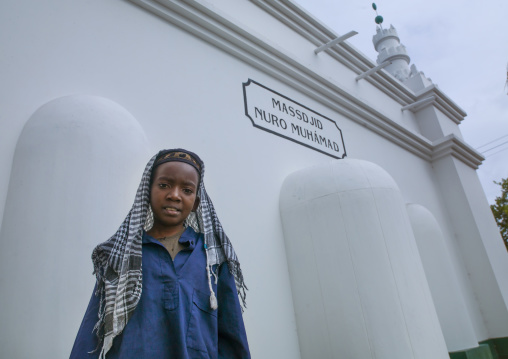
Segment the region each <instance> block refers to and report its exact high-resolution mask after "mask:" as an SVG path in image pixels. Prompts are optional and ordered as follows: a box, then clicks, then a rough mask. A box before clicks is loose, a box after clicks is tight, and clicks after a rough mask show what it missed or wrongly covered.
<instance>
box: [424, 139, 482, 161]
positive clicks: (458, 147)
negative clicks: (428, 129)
mask: <svg viewBox="0 0 508 359" xmlns="http://www.w3.org/2000/svg"><path fill="white" fill-rule="evenodd" d="M432 145H433V147H434V149H433V152H432V162H435V161H438V160H440V159H441V158H443V157H445V156H453V157H455V158H457V159H459V160H461V161H462V162H464V163H465V164H467V165H468V166H470V167H472V168H474V169H477V168H478V166H479V165H480V164H481V163H482V162H483V160H485V158H484V157H483V156H482V155H481V154H480V153H478V152H476V151H475V150H474V149H473V148H472V147H470V146H468V145H466V144H465V143H464V142H463V141H462V140H461V139H460V138H458V137H457V136H455V135H454V134H450V135H448V136H445V137H443V138H440V139H439V140H436V141H434V143H433V144H432Z"/></svg>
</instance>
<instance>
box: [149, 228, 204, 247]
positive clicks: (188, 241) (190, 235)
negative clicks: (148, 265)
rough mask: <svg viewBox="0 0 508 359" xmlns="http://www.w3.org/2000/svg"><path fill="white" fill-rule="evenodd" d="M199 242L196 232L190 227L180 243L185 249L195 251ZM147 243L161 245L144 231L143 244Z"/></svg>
mask: <svg viewBox="0 0 508 359" xmlns="http://www.w3.org/2000/svg"><path fill="white" fill-rule="evenodd" d="M197 240H198V236H196V232H194V229H192V227H191V226H189V227H187V228H186V229H185V231H184V232H183V233H182V235H181V236H180V239H179V240H178V242H180V243H181V244H183V245H184V246H185V249H188V250H194V248H195V247H196V244H197ZM147 243H155V244H160V242H159V241H158V240H156V239H155V238H153V237H152V236H150V235H149V234H147V233H146V232H145V231H143V244H147Z"/></svg>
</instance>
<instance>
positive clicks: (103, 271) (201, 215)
mask: <svg viewBox="0 0 508 359" xmlns="http://www.w3.org/2000/svg"><path fill="white" fill-rule="evenodd" d="M175 151H184V152H188V151H185V150H181V149H177V150H175ZM162 152H163V151H161V152H159V153H158V154H157V155H155V156H153V157H152V158H151V159H150V161H149V162H148V164H147V165H146V168H145V170H144V172H143V177H142V178H141V183H140V185H139V188H138V190H137V192H136V197H135V200H134V204H133V205H132V208H131V210H130V211H129V214H128V215H127V217H126V218H125V220H124V221H123V223H122V225H121V226H120V228H118V230H117V231H116V233H115V234H114V235H113V236H112V237H111V238H109V239H108V240H107V241H106V242H104V243H102V244H99V245H98V246H97V247H95V249H94V250H93V253H92V261H93V265H94V274H95V275H96V277H97V290H96V293H95V295H97V296H99V297H100V306H99V320H98V322H97V324H96V325H95V327H94V330H95V331H96V333H97V336H98V337H99V344H98V348H99V347H100V346H101V344H102V349H101V352H100V355H99V357H100V358H105V357H106V353H107V352H108V351H109V349H110V348H111V346H112V345H113V338H115V337H116V336H117V335H119V334H120V333H121V332H122V330H123V329H124V328H125V325H126V324H127V322H128V320H129V318H130V317H131V316H132V314H133V313H134V309H136V306H137V304H138V302H139V299H140V297H141V288H142V283H141V282H142V269H141V247H142V237H143V230H144V229H145V230H147V231H148V230H149V229H150V228H151V227H152V225H153V213H152V210H151V208H150V177H151V173H152V170H153V165H154V161H155V159H156V158H157V156H158V155H159V154H160V153H162ZM198 160H199V158H198ZM200 167H201V173H200V175H201V179H200V184H199V188H198V197H199V198H200V204H199V207H198V209H197V210H196V212H192V213H191V214H190V215H189V217H188V218H187V220H186V226H191V227H192V228H193V229H194V230H195V231H196V233H203V234H204V239H205V249H206V254H207V268H206V270H208V271H211V268H212V266H213V265H217V268H218V266H219V265H221V264H222V263H224V262H227V263H228V267H229V270H230V272H231V274H233V276H234V277H235V282H236V287H237V290H238V295H239V297H240V298H241V300H242V304H243V306H244V307H245V297H246V293H245V291H246V289H247V287H246V286H245V283H244V281H243V276H242V270H241V269H240V262H239V261H238V258H237V256H236V254H235V251H234V249H233V246H232V245H231V242H230V241H229V239H228V237H227V235H226V233H224V230H223V228H222V225H221V223H220V221H219V218H218V217H217V213H216V212H215V208H214V207H213V203H212V201H211V200H210V197H208V194H207V193H206V189H205V185H204V183H203V176H204V172H205V166H204V164H203V162H201V163H200ZM204 269H205V268H204ZM208 275H209V276H210V272H208ZM210 288H211V286H210ZM212 296H214V294H213V291H212ZM214 299H215V298H214Z"/></svg>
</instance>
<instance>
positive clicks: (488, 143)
mask: <svg viewBox="0 0 508 359" xmlns="http://www.w3.org/2000/svg"><path fill="white" fill-rule="evenodd" d="M505 137H508V134H507V135H504V136H501V137H499V138H496V139H495V140H492V141H490V142H487V143H486V144H484V145H481V146H479V147H476V148H475V150H478V149H480V148H482V147H485V146H487V145H490V144H491V143H493V142H496V141H498V140H500V139H502V138H505ZM487 151H488V150H487Z"/></svg>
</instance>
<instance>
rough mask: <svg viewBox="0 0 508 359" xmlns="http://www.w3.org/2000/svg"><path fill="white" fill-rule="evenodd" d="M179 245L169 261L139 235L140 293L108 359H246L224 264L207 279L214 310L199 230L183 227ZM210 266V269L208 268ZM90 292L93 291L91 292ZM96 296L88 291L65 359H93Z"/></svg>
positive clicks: (233, 292) (153, 241) (239, 315)
mask: <svg viewBox="0 0 508 359" xmlns="http://www.w3.org/2000/svg"><path fill="white" fill-rule="evenodd" d="M179 242H180V243H182V244H183V245H184V246H185V248H184V249H183V250H181V251H180V252H179V253H178V254H177V255H176V257H175V259H174V261H173V260H172V259H171V256H170V255H169V253H168V251H167V250H166V248H164V246H163V245H162V244H161V243H160V242H158V241H157V240H156V239H154V238H152V237H151V236H149V235H148V234H146V233H144V234H143V249H142V250H143V255H142V268H143V291H142V294H141V298H140V300H139V303H138V305H137V307H136V310H135V311H134V313H133V315H132V317H131V318H130V320H129V322H128V323H127V325H126V326H125V328H124V330H123V332H122V333H121V334H120V335H119V336H117V337H116V338H115V339H114V340H113V347H112V348H111V349H110V351H109V352H108V354H107V356H106V357H107V358H108V359H117V358H121V359H129V358H132V359H148V358H154V359H198V358H199V359H201V358H206V359H226V358H227V359H233V358H234V359H237V358H238V359H244V358H250V354H249V347H248V344H247V336H246V333H245V327H244V324H243V318H242V311H241V308H240V303H239V301H238V295H237V292H236V286H235V280H234V277H233V275H232V274H231V273H230V272H229V269H228V266H227V263H224V264H222V265H221V266H220V268H219V270H218V281H217V284H215V280H214V278H213V277H212V286H213V290H214V292H215V293H216V295H217V301H218V309H217V310H212V309H211V308H210V289H209V286H208V277H207V274H206V254H205V250H204V239H203V235H202V234H199V235H198V234H196V232H194V230H193V229H192V228H190V227H188V228H187V229H186V230H185V232H184V233H183V234H182V236H181V237H180V240H179ZM214 270H215V268H214ZM94 292H95V291H94ZM98 308H99V298H98V297H96V296H95V295H94V294H92V298H91V299H90V303H89V304H88V308H87V310H86V313H85V316H84V318H83V322H82V323H81V327H80V328H79V331H78V335H77V337H76V341H75V342H74V347H73V348H72V352H71V356H70V358H71V359H81V358H90V359H93V358H98V356H99V352H100V348H99V350H96V351H95V352H93V353H89V352H91V351H94V349H95V348H96V347H97V336H96V335H95V333H92V331H93V327H94V325H95V323H96V322H97V320H98V316H97V313H98Z"/></svg>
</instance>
